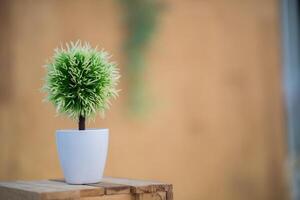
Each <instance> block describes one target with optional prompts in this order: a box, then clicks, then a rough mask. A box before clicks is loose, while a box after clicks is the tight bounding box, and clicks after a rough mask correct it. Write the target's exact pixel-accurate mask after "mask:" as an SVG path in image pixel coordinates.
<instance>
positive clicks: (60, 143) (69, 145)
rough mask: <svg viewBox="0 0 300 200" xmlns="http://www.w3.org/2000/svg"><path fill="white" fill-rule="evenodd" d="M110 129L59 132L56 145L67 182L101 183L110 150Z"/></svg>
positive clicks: (57, 132)
mask: <svg viewBox="0 0 300 200" xmlns="http://www.w3.org/2000/svg"><path fill="white" fill-rule="evenodd" d="M108 133H109V131H108V129H87V130H80V131H79V130H57V131H56V143H57V149H58V154H59V159H60V164H61V167H62V169H63V173H64V177H65V181H66V182H67V183H70V184H87V183H97V182H100V181H101V179H102V177H103V171H104V167H105V162H106V156H107V150H108Z"/></svg>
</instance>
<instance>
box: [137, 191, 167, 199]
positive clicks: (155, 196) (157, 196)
mask: <svg viewBox="0 0 300 200" xmlns="http://www.w3.org/2000/svg"><path fill="white" fill-rule="evenodd" d="M136 200H167V196H166V192H156V193H140V194H136Z"/></svg>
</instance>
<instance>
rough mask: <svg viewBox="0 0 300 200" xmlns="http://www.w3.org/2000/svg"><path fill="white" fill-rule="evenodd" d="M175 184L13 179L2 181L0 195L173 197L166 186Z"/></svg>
mask: <svg viewBox="0 0 300 200" xmlns="http://www.w3.org/2000/svg"><path fill="white" fill-rule="evenodd" d="M171 186H172V185H170V184H164V183H162V182H157V181H156V182H154V181H141V180H132V179H120V178H111V177H106V178H104V179H103V181H102V182H100V183H96V184H89V185H69V184H66V183H65V182H63V181H62V180H56V181H54V180H40V181H10V182H0V197H1V198H0V199H1V200H2V199H12V200H18V199H22V198H24V199H25V200H27V199H28V200H29V199H33V200H59V199H61V200H65V199H84V200H98V199H99V200H102V199H103V200H105V199H107V200H110V199H111V200H113V199H116V200H117V199H120V200H121V199H124V200H126V199H128V200H131V199H145V200H148V199H149V200H150V199H151V200H152V199H153V200H158V199H161V200H169V199H168V198H167V195H166V190H167V191H169V192H170V188H171ZM141 188H142V189H141ZM162 189H163V191H162Z"/></svg>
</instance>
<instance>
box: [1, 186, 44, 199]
mask: <svg viewBox="0 0 300 200" xmlns="http://www.w3.org/2000/svg"><path fill="white" fill-rule="evenodd" d="M0 199H1V200H2V199H3V200H6V199H7V200H40V199H41V195H40V194H39V193H37V192H28V191H26V190H22V189H16V188H8V187H0Z"/></svg>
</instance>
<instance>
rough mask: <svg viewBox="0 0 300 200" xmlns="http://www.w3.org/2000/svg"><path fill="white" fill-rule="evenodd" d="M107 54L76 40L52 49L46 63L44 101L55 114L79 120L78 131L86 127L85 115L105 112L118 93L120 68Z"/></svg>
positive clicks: (90, 115)
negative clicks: (54, 109) (45, 98)
mask: <svg viewBox="0 0 300 200" xmlns="http://www.w3.org/2000/svg"><path fill="white" fill-rule="evenodd" d="M110 57H111V56H110V55H109V54H108V53H107V52H105V51H103V50H101V51H98V50H97V48H92V47H91V46H90V45H89V44H88V43H84V44H82V43H81V42H80V41H77V42H76V43H73V42H70V43H69V44H68V43H67V44H66V46H65V47H61V48H57V49H55V53H54V56H53V57H52V58H51V60H50V61H49V62H48V63H47V64H46V69H47V76H46V80H45V85H44V90H45V91H46V92H47V93H48V96H47V100H48V101H50V102H52V103H53V104H54V106H56V108H57V112H58V113H62V114H66V115H68V116H69V117H71V118H72V119H75V120H78V121H79V130H84V129H85V119H86V118H89V117H94V116H95V115H96V114H97V113H99V112H100V113H104V111H105V110H106V109H108V108H109V106H110V99H111V98H114V97H116V96H117V95H118V90H117V89H116V86H117V83H118V79H119V77H120V75H119V70H118V68H117V67H116V64H115V63H114V62H111V61H110Z"/></svg>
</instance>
